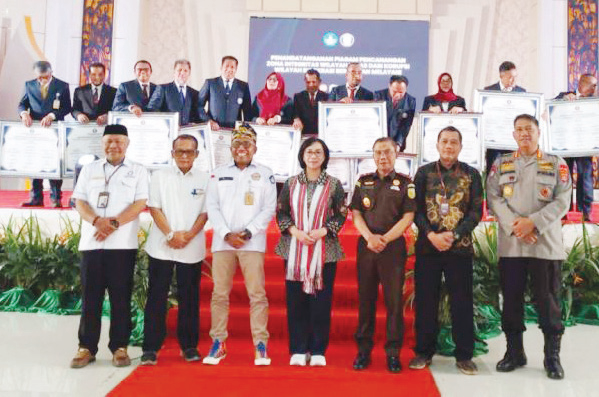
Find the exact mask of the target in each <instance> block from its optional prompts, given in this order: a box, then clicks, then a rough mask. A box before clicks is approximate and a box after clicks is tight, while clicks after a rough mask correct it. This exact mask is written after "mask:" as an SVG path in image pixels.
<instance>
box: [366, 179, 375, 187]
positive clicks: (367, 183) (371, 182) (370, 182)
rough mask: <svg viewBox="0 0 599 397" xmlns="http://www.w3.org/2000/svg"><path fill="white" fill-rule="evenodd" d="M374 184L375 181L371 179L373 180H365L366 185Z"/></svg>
mask: <svg viewBox="0 0 599 397" xmlns="http://www.w3.org/2000/svg"><path fill="white" fill-rule="evenodd" d="M372 185H374V181H371V180H366V181H364V186H372Z"/></svg>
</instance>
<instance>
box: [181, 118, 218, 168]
mask: <svg viewBox="0 0 599 397" xmlns="http://www.w3.org/2000/svg"><path fill="white" fill-rule="evenodd" d="M184 134H187V135H191V136H193V137H195V138H196V139H197V140H198V151H199V152H200V153H199V155H198V158H196V160H195V161H194V166H196V167H198V169H200V170H202V171H206V172H212V170H213V169H214V162H213V157H212V129H211V128H210V123H201V124H194V125H188V126H185V127H181V128H179V132H178V135H177V136H180V135H184Z"/></svg>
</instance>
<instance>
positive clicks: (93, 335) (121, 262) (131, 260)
mask: <svg viewBox="0 0 599 397" xmlns="http://www.w3.org/2000/svg"><path fill="white" fill-rule="evenodd" d="M81 254H82V258H81V292H82V297H81V320H80V322H79V346H80V347H84V348H87V349H89V351H90V352H91V353H92V354H93V355H95V354H96V353H97V351H98V341H99V340H100V327H101V324H102V303H103V302H104V293H105V290H106V289H108V298H109V299H110V333H109V335H110V341H109V342H108V348H109V349H110V351H111V352H113V353H114V351H115V350H117V349H118V348H120V347H127V345H128V344H129V337H130V336H131V293H132V288H133V270H134V269H135V258H136V255H137V250H136V249H131V250H91V251H82V252H81Z"/></svg>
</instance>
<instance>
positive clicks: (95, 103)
mask: <svg viewBox="0 0 599 397" xmlns="http://www.w3.org/2000/svg"><path fill="white" fill-rule="evenodd" d="M98 102H100V95H99V92H98V87H94V105H97V104H98Z"/></svg>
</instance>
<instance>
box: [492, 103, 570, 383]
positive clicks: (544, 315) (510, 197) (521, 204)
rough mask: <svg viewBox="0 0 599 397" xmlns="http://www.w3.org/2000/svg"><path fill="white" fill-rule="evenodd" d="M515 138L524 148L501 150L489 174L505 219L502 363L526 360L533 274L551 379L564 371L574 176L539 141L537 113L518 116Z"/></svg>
mask: <svg viewBox="0 0 599 397" xmlns="http://www.w3.org/2000/svg"><path fill="white" fill-rule="evenodd" d="M514 139H515V140H516V142H517V143H518V151H517V152H514V153H511V154H506V155H503V156H501V157H499V158H498V159H497V160H496V161H495V163H494V164H493V167H492V168H491V172H490V173H489V177H488V180H487V200H488V201H489V207H490V208H491V209H492V210H493V212H494V213H495V214H496V215H497V219H498V223H499V226H498V255H499V275H500V281H501V289H502V294H503V313H502V328H503V331H504V332H505V335H506V339H507V351H506V353H505V356H504V357H503V359H502V360H501V361H499V362H498V363H497V371H499V372H509V371H513V370H514V369H516V368H518V367H521V366H524V365H526V355H525V353H524V347H523V343H522V333H523V332H524V331H525V330H526V327H525V326H524V290H525V287H526V279H527V277H530V279H531V282H532V291H533V294H534V301H535V302H536V306H537V312H538V314H539V327H540V328H541V330H542V331H543V334H544V336H545V350H544V352H545V359H544V361H543V364H544V366H545V371H546V373H547V376H548V377H549V378H551V379H562V378H563V377H564V370H563V369H562V366H561V363H560V358H559V352H560V341H561V337H562V334H563V332H564V325H563V324H562V321H561V308H560V301H559V295H560V294H559V289H560V285H561V264H562V261H563V260H564V259H565V258H566V254H565V251H564V245H563V240H562V224H561V218H562V217H563V216H564V215H565V214H566V212H567V211H568V206H569V203H570V194H571V190H572V182H571V180H570V173H569V171H568V166H567V165H566V162H565V161H564V160H563V159H562V158H560V157H558V156H554V155H550V154H547V153H543V152H541V150H540V149H539V145H538V142H539V125H538V121H537V120H536V119H535V118H534V117H532V116H530V115H527V114H522V115H519V116H517V117H516V119H515V120H514Z"/></svg>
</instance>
